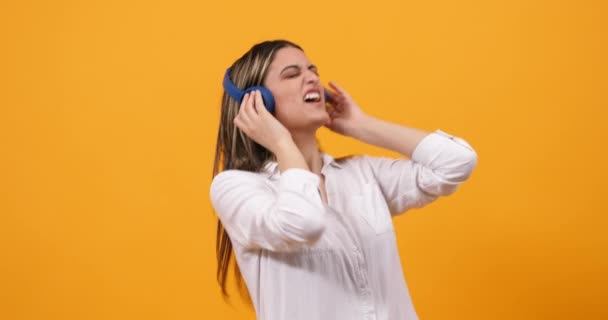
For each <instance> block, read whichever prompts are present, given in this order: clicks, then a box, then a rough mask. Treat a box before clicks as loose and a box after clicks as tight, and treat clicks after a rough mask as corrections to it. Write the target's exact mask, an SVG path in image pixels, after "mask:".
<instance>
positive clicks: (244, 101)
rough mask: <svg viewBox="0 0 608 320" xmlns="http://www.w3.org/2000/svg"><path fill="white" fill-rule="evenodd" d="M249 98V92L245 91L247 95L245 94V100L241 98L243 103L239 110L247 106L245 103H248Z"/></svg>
mask: <svg viewBox="0 0 608 320" xmlns="http://www.w3.org/2000/svg"><path fill="white" fill-rule="evenodd" d="M247 98H249V93H245V95H244V96H243V100H241V105H240V106H239V112H240V111H241V110H243V107H245V104H246V103H247Z"/></svg>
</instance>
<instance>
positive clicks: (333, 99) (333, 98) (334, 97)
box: [326, 90, 340, 104]
mask: <svg viewBox="0 0 608 320" xmlns="http://www.w3.org/2000/svg"><path fill="white" fill-rule="evenodd" d="M326 92H327V95H328V96H329V99H328V100H327V102H329V103H331V104H335V103H336V102H337V100H338V98H339V97H340V96H339V95H338V94H337V93H335V92H333V91H331V90H327V91H326Z"/></svg>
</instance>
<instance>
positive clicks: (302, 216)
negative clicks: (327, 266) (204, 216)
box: [210, 168, 325, 251]
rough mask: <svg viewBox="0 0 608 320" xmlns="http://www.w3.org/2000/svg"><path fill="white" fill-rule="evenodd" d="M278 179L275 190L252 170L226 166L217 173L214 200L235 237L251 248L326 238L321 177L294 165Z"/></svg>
mask: <svg viewBox="0 0 608 320" xmlns="http://www.w3.org/2000/svg"><path fill="white" fill-rule="evenodd" d="M279 179H280V180H279V183H278V190H276V191H275V190H274V189H272V188H271V187H270V186H268V185H267V184H266V182H265V180H264V179H261V178H260V176H258V175H257V174H256V173H253V172H248V171H241V170H226V171H222V172H220V173H219V174H217V175H216V176H215V177H214V179H213V181H212V182H211V187H210V198H211V203H212V205H213V207H214V209H215V211H216V213H217V215H218V217H219V219H220V221H221V222H222V225H223V226H224V228H225V229H226V232H227V233H228V235H229V236H230V239H231V240H232V241H236V242H238V243H239V244H241V245H242V246H244V247H246V248H255V249H260V248H261V249H266V250H270V251H289V250H290V249H293V248H295V247H297V246H301V245H306V244H312V243H314V242H315V241H316V240H317V239H318V238H319V237H320V236H321V234H322V233H323V231H324V230H325V211H324V207H323V202H322V200H321V195H320V193H319V189H318V187H319V183H320V177H319V176H317V175H316V174H314V173H312V172H310V171H308V170H305V169H300V168H290V169H287V170H285V171H284V172H283V173H282V174H281V176H280V178H279Z"/></svg>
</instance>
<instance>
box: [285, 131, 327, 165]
mask: <svg viewBox="0 0 608 320" xmlns="http://www.w3.org/2000/svg"><path fill="white" fill-rule="evenodd" d="M292 138H293V141H294V142H295V144H296V146H297V147H298V149H300V152H301V153H302V156H304V160H306V163H307V164H308V168H309V169H310V171H312V172H314V173H316V174H321V169H322V168H323V158H322V157H321V152H319V145H318V144H317V139H316V137H315V134H314V132H313V133H312V134H311V133H292Z"/></svg>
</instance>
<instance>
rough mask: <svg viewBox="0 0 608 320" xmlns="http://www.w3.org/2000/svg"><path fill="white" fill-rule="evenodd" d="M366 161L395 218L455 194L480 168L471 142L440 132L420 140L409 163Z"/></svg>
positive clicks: (374, 159)
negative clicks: (442, 197) (477, 167)
mask: <svg viewBox="0 0 608 320" xmlns="http://www.w3.org/2000/svg"><path fill="white" fill-rule="evenodd" d="M364 159H365V160H366V161H367V162H368V164H369V165H370V166H371V168H372V171H373V173H374V175H375V177H376V180H377V182H378V184H379V185H380V188H381V189H382V192H383V194H384V196H385V198H386V201H387V204H388V206H389V210H390V211H391V214H392V215H393V216H394V215H399V214H401V213H404V212H405V211H407V210H409V209H411V208H421V207H423V206H425V205H427V204H429V203H430V202H432V201H434V200H436V199H437V198H438V197H439V196H447V195H450V194H452V193H454V192H455V191H456V189H457V188H458V186H459V185H460V184H461V183H463V182H464V181H466V180H467V179H468V178H469V177H470V175H471V173H472V172H473V169H474V168H475V167H476V165H477V153H476V152H475V150H474V149H473V147H471V145H470V144H469V143H468V142H467V141H465V140H464V139H462V138H460V137H456V136H454V135H451V134H448V133H446V132H444V131H441V130H439V129H437V130H436V131H435V132H432V133H430V134H428V135H427V136H425V137H424V138H422V140H420V142H419V143H418V145H416V148H415V149H414V151H413V153H412V157H411V159H409V160H408V159H404V158H399V159H392V158H385V157H371V156H364Z"/></svg>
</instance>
